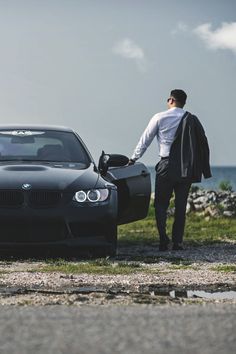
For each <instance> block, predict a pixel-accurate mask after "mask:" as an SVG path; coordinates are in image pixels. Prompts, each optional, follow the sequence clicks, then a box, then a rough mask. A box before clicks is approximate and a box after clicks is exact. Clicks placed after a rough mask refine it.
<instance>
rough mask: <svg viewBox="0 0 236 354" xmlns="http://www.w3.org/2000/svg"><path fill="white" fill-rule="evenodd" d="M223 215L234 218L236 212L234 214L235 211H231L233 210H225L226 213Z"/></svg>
mask: <svg viewBox="0 0 236 354" xmlns="http://www.w3.org/2000/svg"><path fill="white" fill-rule="evenodd" d="M223 215H224V216H227V217H229V218H232V216H235V212H234V211H231V210H225V211H224V212H223Z"/></svg>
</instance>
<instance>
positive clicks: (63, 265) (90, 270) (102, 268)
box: [40, 259, 146, 275]
mask: <svg viewBox="0 0 236 354" xmlns="http://www.w3.org/2000/svg"><path fill="white" fill-rule="evenodd" d="M47 263H48V264H47V265H46V266H43V267H42V268H41V269H40V271H41V272H62V273H66V274H81V273H87V274H111V275H117V274H123V275H126V274H134V273H137V272H145V271H146V269H145V268H144V267H142V266H141V265H140V264H138V263H135V262H119V263H114V262H112V261H109V260H106V259H97V260H94V261H88V262H78V263H71V262H67V261H65V260H63V259H59V260H48V261H47Z"/></svg>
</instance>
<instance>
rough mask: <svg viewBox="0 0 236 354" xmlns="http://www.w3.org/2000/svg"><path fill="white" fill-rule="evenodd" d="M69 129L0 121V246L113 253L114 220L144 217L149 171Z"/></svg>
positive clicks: (126, 221) (123, 221)
mask: <svg viewBox="0 0 236 354" xmlns="http://www.w3.org/2000/svg"><path fill="white" fill-rule="evenodd" d="M127 162H128V158H127V157H125V156H123V155H114V154H113V155H112V154H105V153H104V152H103V153H102V155H101V157H100V159H99V164H98V166H97V165H96V164H95V162H94V160H93V158H92V157H91V155H90V153H89V151H88V150H87V148H86V146H85V144H84V143H83V141H82V140H81V138H80V137H79V136H78V135H77V134H76V133H75V132H74V131H73V130H71V129H69V128H64V127H55V126H53V127H50V126H30V125H29V126H22V125H19V126H14V127H13V126H0V176H1V178H0V225H1V231H0V248H1V249H4V248H7V249H8V248H10V247H13V248H16V247H17V248H18V247H22V248H25V247H29V246H30V247H40V246H42V247H46V248H51V247H52V248H54V247H60V248H63V249H66V248H67V247H70V248H73V249H78V250H79V249H82V248H90V249H91V250H93V251H95V252H96V250H98V249H99V250H100V251H102V254H104V255H106V254H107V255H114V254H115V252H116V244H117V225H118V224H124V223H129V222H131V221H135V220H139V219H142V218H145V217H146V215H147V212H148V206H149V200H150V191H151V183H150V174H149V172H148V170H147V168H146V167H145V166H144V165H143V164H142V163H136V164H135V165H131V166H128V165H127Z"/></svg>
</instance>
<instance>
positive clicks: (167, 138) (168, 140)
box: [131, 107, 185, 161]
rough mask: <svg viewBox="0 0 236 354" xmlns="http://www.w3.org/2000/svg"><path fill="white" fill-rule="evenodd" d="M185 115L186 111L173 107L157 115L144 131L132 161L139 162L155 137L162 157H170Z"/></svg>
mask: <svg viewBox="0 0 236 354" xmlns="http://www.w3.org/2000/svg"><path fill="white" fill-rule="evenodd" d="M184 113H185V111H184V110H183V109H182V108H178V107H173V108H170V109H168V110H167V111H165V112H160V113H157V114H155V115H154V116H153V117H152V118H151V120H150V122H149V123H148V126H147V128H146V129H145V130H144V132H143V134H142V136H141V138H140V140H139V142H138V145H137V146H136V148H135V150H134V153H133V155H132V157H131V159H132V160H135V161H136V160H138V159H139V158H140V157H141V156H142V155H143V154H144V152H145V151H146V150H147V148H148V146H149V145H150V144H151V142H152V141H153V139H154V137H155V136H156V138H157V142H158V147H159V155H160V157H168V156H169V153H170V147H171V144H172V142H173V140H174V136H175V133H176V130H177V128H178V125H179V123H180V121H181V118H182V117H183V115H184Z"/></svg>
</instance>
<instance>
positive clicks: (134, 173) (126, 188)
mask: <svg viewBox="0 0 236 354" xmlns="http://www.w3.org/2000/svg"><path fill="white" fill-rule="evenodd" d="M104 177H105V178H106V179H107V180H108V181H110V182H112V183H113V184H115V185H116V186H117V190H118V220H117V223H118V224H126V223H129V222H132V221H136V220H140V219H143V218H145V217H146V216H147V213H148V207H149V202H150V195H151V178H150V173H149V171H148V169H147V167H146V166H145V165H144V164H142V163H140V162H138V163H135V164H134V165H130V166H123V167H111V168H109V169H108V171H107V173H106V175H105V176H104Z"/></svg>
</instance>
